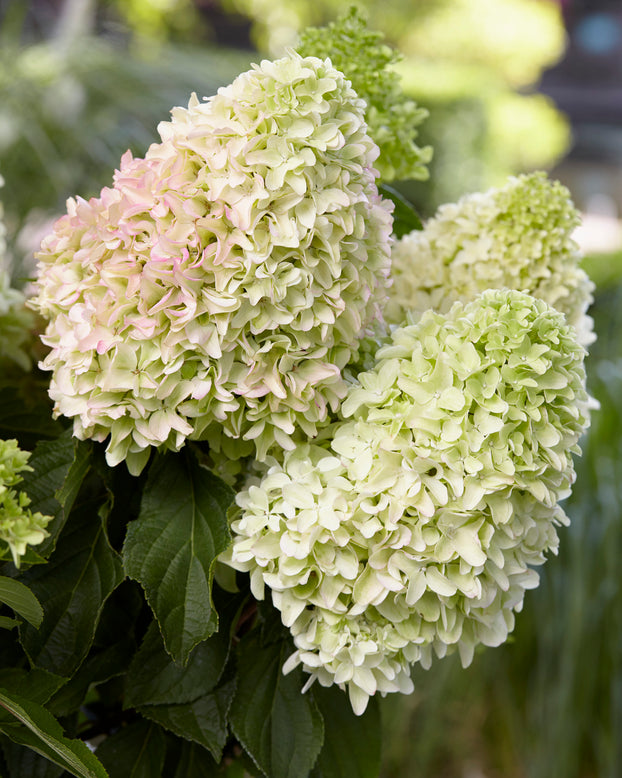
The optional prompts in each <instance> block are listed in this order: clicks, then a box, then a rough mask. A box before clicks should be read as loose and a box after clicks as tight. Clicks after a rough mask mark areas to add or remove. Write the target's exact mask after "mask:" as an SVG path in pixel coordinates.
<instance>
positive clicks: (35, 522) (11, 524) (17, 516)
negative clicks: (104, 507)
mask: <svg viewBox="0 0 622 778" xmlns="http://www.w3.org/2000/svg"><path fill="white" fill-rule="evenodd" d="M29 458H30V453H29V452H28V451H22V450H21V449H20V448H19V447H18V445H17V441H16V440H0V549H1V547H2V546H3V545H4V544H6V545H7V546H8V547H9V549H10V551H11V555H12V557H13V562H14V563H15V566H16V567H19V562H20V557H22V556H23V555H24V554H25V553H26V546H28V545H30V546H35V545H37V544H39V543H41V542H42V541H43V540H44V539H45V538H46V537H47V534H48V533H47V532H46V529H45V528H46V526H47V524H48V523H49V522H50V521H51V520H52V517H51V516H44V515H42V514H41V513H38V512H37V513H33V512H32V511H31V510H30V509H29V508H28V506H29V505H30V499H29V497H28V495H27V494H26V493H25V492H19V491H16V490H15V489H14V488H13V487H15V486H17V485H18V484H19V483H20V482H21V481H22V476H21V475H20V473H23V472H24V471H25V470H32V468H31V467H30V466H29V465H28V459H29Z"/></svg>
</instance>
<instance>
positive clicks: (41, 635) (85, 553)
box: [20, 502, 123, 677]
mask: <svg viewBox="0 0 622 778" xmlns="http://www.w3.org/2000/svg"><path fill="white" fill-rule="evenodd" d="M23 580H24V581H25V582H26V583H27V584H28V585H29V586H30V587H31V588H32V590H33V592H34V593H35V595H36V596H37V597H38V599H39V601H40V602H41V604H42V605H43V610H44V617H43V622H42V624H41V626H40V627H39V629H38V630H35V629H33V628H32V627H30V626H29V625H21V626H20V639H21V643H22V646H23V647H24V650H25V651H26V653H27V654H28V657H29V658H30V660H31V662H32V663H33V664H34V665H36V666H37V667H41V668H43V669H45V670H49V671H50V672H52V673H56V674H57V675H62V676H66V677H70V676H72V675H73V673H74V672H75V671H76V669H77V668H78V667H79V666H80V664H81V663H82V662H83V660H84V659H85V657H86V655H87V654H88V652H89V649H90V647H91V644H92V642H93V638H94V635H95V629H96V627H97V623H98V620H99V616H100V613H101V611H102V608H103V606H104V603H105V602H106V599H107V598H108V596H109V595H110V594H111V593H112V592H113V591H114V589H115V588H116V587H117V586H118V585H119V584H120V583H121V581H122V580H123V568H122V565H121V560H120V558H119V555H118V554H117V553H116V552H115V551H114V550H113V549H112V548H111V546H110V544H109V542H108V538H107V537H106V532H105V529H104V527H103V525H102V522H101V521H100V520H99V518H98V517H97V503H96V502H95V503H93V504H89V503H85V504H83V505H82V506H81V507H80V510H79V511H74V513H73V515H72V520H71V521H70V522H69V523H68V524H67V526H66V527H65V531H64V532H63V535H62V537H61V539H60V541H59V544H58V546H57V548H56V550H55V551H54V553H53V554H52V556H51V557H50V560H49V562H48V563H47V564H46V565H40V566H37V567H33V568H31V569H30V570H29V571H27V572H26V573H24V575H23Z"/></svg>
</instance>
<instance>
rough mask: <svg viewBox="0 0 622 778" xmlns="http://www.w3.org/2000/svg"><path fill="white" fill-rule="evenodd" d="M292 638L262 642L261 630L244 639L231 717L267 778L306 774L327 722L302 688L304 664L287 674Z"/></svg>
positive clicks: (244, 744)
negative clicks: (286, 662)
mask: <svg viewBox="0 0 622 778" xmlns="http://www.w3.org/2000/svg"><path fill="white" fill-rule="evenodd" d="M290 652H291V646H290V644H289V642H287V641H282V642H281V643H270V644H268V645H265V646H262V644H261V640H260V636H259V635H258V634H257V632H253V633H251V634H249V635H248V636H247V637H246V638H244V639H243V640H242V641H241V643H240V648H239V654H238V688H237V692H236V695H235V698H234V700H233V705H232V706H231V713H230V716H229V720H230V722H231V726H232V728H233V732H234V734H235V736H236V737H237V738H238V740H239V741H240V743H241V744H242V746H243V747H244V748H245V749H246V751H247V752H248V753H249V755H250V756H251V757H252V758H253V761H254V762H255V763H256V764H257V766H258V767H259V768H260V769H261V770H262V771H263V773H264V774H265V775H266V776H269V778H307V776H308V775H309V772H310V771H311V769H312V767H313V765H314V764H315V761H316V759H317V756H318V754H319V752H320V749H321V747H322V742H323V738H324V727H323V723H322V717H321V715H320V712H319V710H318V708H317V705H316V704H315V701H314V700H313V698H312V697H311V696H310V695H308V694H302V692H301V689H302V686H303V678H302V670H301V669H300V668H297V669H296V670H294V671H293V672H291V673H289V674H288V675H283V672H282V667H283V662H284V661H285V659H286V658H287V656H288V654H289V653H290Z"/></svg>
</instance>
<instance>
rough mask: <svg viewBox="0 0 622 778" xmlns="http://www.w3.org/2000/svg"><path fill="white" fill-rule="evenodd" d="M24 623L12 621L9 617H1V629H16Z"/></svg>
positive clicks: (17, 620) (16, 620)
mask: <svg viewBox="0 0 622 778" xmlns="http://www.w3.org/2000/svg"><path fill="white" fill-rule="evenodd" d="M21 623H22V622H21V621H20V620H19V619H10V618H9V617H8V616H0V629H15V627H19V625H20V624H21Z"/></svg>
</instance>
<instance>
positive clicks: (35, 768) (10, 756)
mask: <svg viewBox="0 0 622 778" xmlns="http://www.w3.org/2000/svg"><path fill="white" fill-rule="evenodd" d="M2 752H3V753H4V757H5V759H6V762H7V765H8V768H9V778H26V776H27V778H61V776H64V775H67V773H66V772H65V770H64V769H63V768H62V767H60V766H59V765H57V764H54V762H50V760H49V759H46V758H45V757H43V756H41V755H40V754H38V753H37V752H36V751H32V750H31V749H30V748H26V747H25V746H20V745H18V744H17V743H14V742H13V741H12V740H9V738H7V737H3V738H2ZM3 775H4V774H3Z"/></svg>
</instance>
